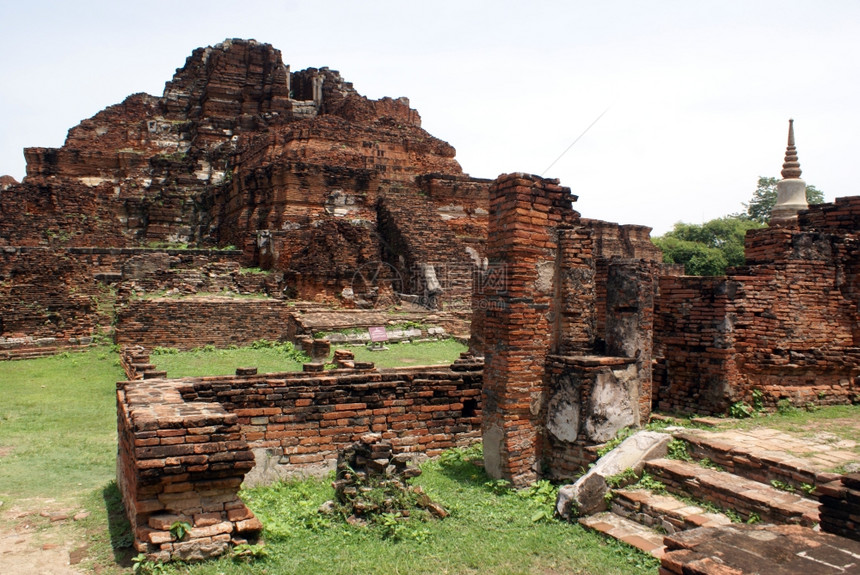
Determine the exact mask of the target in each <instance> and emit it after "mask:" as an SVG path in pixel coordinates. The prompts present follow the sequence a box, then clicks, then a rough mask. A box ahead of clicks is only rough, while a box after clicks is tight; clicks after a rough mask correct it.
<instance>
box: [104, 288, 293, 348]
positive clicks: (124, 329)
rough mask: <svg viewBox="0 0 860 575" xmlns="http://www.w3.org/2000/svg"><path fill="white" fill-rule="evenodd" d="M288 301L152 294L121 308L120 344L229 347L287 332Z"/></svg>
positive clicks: (118, 330) (277, 338) (280, 335)
mask: <svg viewBox="0 0 860 575" xmlns="http://www.w3.org/2000/svg"><path fill="white" fill-rule="evenodd" d="M289 316H290V307H289V305H288V304H287V303H286V302H284V301H282V300H275V299H239V298H230V297H199V298H152V299H141V300H132V301H129V302H128V303H127V304H126V305H125V306H124V307H122V308H121V309H120V310H119V311H118V312H117V321H116V343H118V344H138V345H143V346H145V347H156V346H160V347H175V348H178V349H192V348H195V347H202V346H204V345H214V346H215V347H228V346H230V345H245V344H249V343H252V342H254V341H257V340H259V339H267V340H272V341H276V340H279V339H283V338H284V337H285V335H286V330H287V323H288V318H289Z"/></svg>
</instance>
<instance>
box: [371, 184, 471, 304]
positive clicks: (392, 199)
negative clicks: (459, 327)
mask: <svg viewBox="0 0 860 575" xmlns="http://www.w3.org/2000/svg"><path fill="white" fill-rule="evenodd" d="M377 209H378V215H377V221H378V228H379V233H380V236H381V237H382V241H383V245H384V246H385V248H384V251H383V254H384V258H385V260H386V261H387V262H388V263H389V264H390V265H392V266H393V267H394V268H395V269H397V271H398V273H399V276H400V278H401V279H402V282H403V289H402V291H403V292H405V293H409V294H414V295H417V296H419V297H420V298H422V299H421V302H422V304H424V305H426V306H427V307H431V308H436V307H443V308H444V307H445V306H446V304H447V305H449V306H455V307H459V308H460V309H469V305H470V304H469V302H470V299H471V294H472V275H473V270H474V267H475V263H474V260H473V258H472V256H470V254H469V253H468V252H467V250H466V246H465V245H463V244H462V243H461V242H460V241H459V240H458V238H457V237H456V236H455V235H454V232H453V231H451V230H450V229H448V228H446V227H445V226H444V224H442V218H441V217H440V216H439V213H438V212H437V210H436V209H435V205H434V204H433V203H432V202H431V201H429V200H428V199H426V198H424V197H423V196H421V195H419V194H418V193H416V191H415V190H413V189H408V188H397V187H395V188H391V189H389V190H386V191H385V192H384V193H383V194H382V195H381V196H380V198H379V200H378V203H377ZM425 266H432V268H433V270H432V279H430V278H428V275H427V273H428V271H427V269H426V267H425ZM433 280H435V281H436V282H438V288H439V289H440V290H441V291H439V292H434V286H433V285H432V283H433Z"/></svg>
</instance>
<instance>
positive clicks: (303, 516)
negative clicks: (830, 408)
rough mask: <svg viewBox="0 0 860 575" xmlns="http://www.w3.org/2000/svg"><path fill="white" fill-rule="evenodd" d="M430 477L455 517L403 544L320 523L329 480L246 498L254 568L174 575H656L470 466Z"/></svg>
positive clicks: (330, 521)
mask: <svg viewBox="0 0 860 575" xmlns="http://www.w3.org/2000/svg"><path fill="white" fill-rule="evenodd" d="M423 469H424V474H423V475H421V477H419V478H417V479H416V480H414V483H415V484H417V485H421V486H422V487H423V489H424V490H425V492H427V493H428V494H429V495H430V497H431V498H432V499H433V500H434V501H436V502H438V503H440V504H442V505H443V506H444V507H446V508H447V509H448V510H449V511H450V512H451V515H450V516H449V517H448V518H446V519H443V520H431V521H427V522H420V521H417V520H410V521H409V522H406V523H404V524H403V525H402V529H400V530H398V533H399V537H398V538H392V537H388V538H386V536H385V535H386V531H385V529H384V527H352V526H349V525H348V524H346V523H345V522H344V520H343V519H342V518H340V517H326V516H321V515H319V514H318V513H317V508H318V507H319V506H320V505H321V504H322V503H323V502H325V501H326V500H328V499H331V498H333V496H334V492H333V490H332V488H331V486H330V484H329V481H328V480H315V479H306V480H302V481H292V482H284V483H278V484H275V485H273V486H270V487H265V488H257V489H252V490H248V491H245V492H243V497H244V498H245V500H246V502H247V503H248V505H249V506H250V507H251V508H252V509H253V510H254V512H255V513H256V514H257V516H258V517H259V518H260V519H261V520H262V521H263V524H264V525H265V531H264V537H265V540H266V550H267V552H268V557H267V558H265V559H261V560H258V561H256V562H253V563H251V564H245V563H235V562H233V561H232V560H231V559H229V558H223V559H220V560H217V561H211V562H208V563H204V564H197V565H185V566H179V567H172V568H171V569H170V572H173V573H184V574H189V575H217V574H223V575H230V574H236V575H238V574H255V573H256V574H261V575H262V574H264V573H290V574H294V575H301V574H308V575H311V574H314V575H360V574H374V575H377V574H378V575H395V574H405V573H408V574H413V573H418V574H421V573H426V574H434V575H435V574H439V573H448V574H476V573H481V574H489V575H495V574H498V575H501V574H532V573H538V574H543V573H546V574H561V573H566V574H567V573H570V574H573V573H577V574H581V575H584V574H593V575H612V574H614V575H622V574H631V575H632V574H645V573H648V574H651V573H654V571H655V570H656V566H657V565H658V563H657V561H656V560H655V559H653V558H651V557H650V556H648V555H645V554H643V553H640V552H639V551H636V550H634V549H632V548H630V547H627V546H625V545H623V544H620V543H617V542H614V541H608V540H606V539H604V538H602V537H601V536H599V535H596V534H594V533H592V532H589V531H586V530H585V529H584V528H582V527H581V526H579V525H578V524H571V523H566V522H562V521H557V520H541V521H537V522H535V521H533V518H534V517H535V515H536V511H541V510H543V508H547V510H549V511H551V508H552V502H549V501H548V498H546V497H532V496H526V497H523V496H521V495H519V494H518V493H516V492H514V491H511V490H508V489H499V487H498V486H497V485H496V484H495V482H490V481H489V479H488V478H487V476H486V475H485V474H484V472H483V470H482V469H480V468H478V467H475V466H474V465H473V464H471V463H468V462H467V461H462V460H456V459H454V460H453V461H449V462H448V463H443V462H442V461H441V460H434V461H430V462H428V463H426V464H424V466H423ZM549 499H551V498H549ZM542 516H543V515H542Z"/></svg>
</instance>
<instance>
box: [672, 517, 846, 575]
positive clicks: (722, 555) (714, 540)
mask: <svg viewBox="0 0 860 575" xmlns="http://www.w3.org/2000/svg"><path fill="white" fill-rule="evenodd" d="M664 543H665V544H666V550H665V552H664V554H663V556H662V559H661V564H662V566H661V567H660V575H688V574H693V573H695V574H696V575H742V574H747V573H757V574H761V575H800V574H802V575H842V574H845V575H847V574H857V573H860V542H857V541H852V540H850V539H844V538H842V537H837V536H835V535H830V534H828V533H821V532H817V531H813V530H811V529H808V528H806V527H801V526H798V525H763V526H753V525H725V526H721V527H701V528H699V529H693V530H691V531H685V532H683V533H678V534H675V535H670V536H667V537H666V538H665V539H664Z"/></svg>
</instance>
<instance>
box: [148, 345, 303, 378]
mask: <svg viewBox="0 0 860 575" xmlns="http://www.w3.org/2000/svg"><path fill="white" fill-rule="evenodd" d="M150 361H152V363H154V364H155V365H156V367H157V368H158V369H159V370H166V371H167V376H168V377H191V376H194V377H197V376H204V375H228V374H231V373H235V372H236V368H237V367H256V368H257V371H258V373H274V372H280V371H301V370H302V364H303V363H304V362H306V361H310V358H309V357H307V356H304V355H302V354H300V353H297V352H296V351H295V350H294V349H293V347H292V344H286V345H270V344H267V343H264V342H260V343H258V344H257V345H255V346H248V347H241V348H238V349H215V348H213V347H205V348H201V349H197V350H194V351H182V352H177V351H176V350H173V349H160V348H156V349H155V350H154V351H153V353H152V354H151V356H150Z"/></svg>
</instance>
